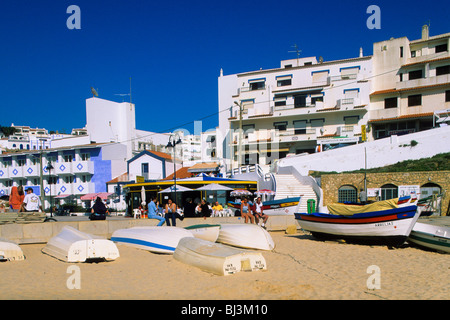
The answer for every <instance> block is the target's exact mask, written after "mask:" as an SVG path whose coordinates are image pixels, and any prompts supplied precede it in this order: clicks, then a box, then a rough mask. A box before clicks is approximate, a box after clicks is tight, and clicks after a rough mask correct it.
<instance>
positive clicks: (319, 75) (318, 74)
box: [311, 70, 330, 83]
mask: <svg viewBox="0 0 450 320" xmlns="http://www.w3.org/2000/svg"><path fill="white" fill-rule="evenodd" d="M329 73H330V70H323V71H313V72H311V76H312V82H314V83H316V82H326V81H327V79H328V74H329Z"/></svg>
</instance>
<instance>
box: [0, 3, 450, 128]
mask: <svg viewBox="0 0 450 320" xmlns="http://www.w3.org/2000/svg"><path fill="white" fill-rule="evenodd" d="M372 4H375V5H378V6H379V8H380V10H381V29H379V30H377V29H372V30H370V29H368V28H367V27H366V21H367V19H368V18H369V16H370V14H367V13H366V10H367V7H368V6H369V5H372ZM70 5H77V6H79V7H80V9H81V30H69V29H68V28H67V27H66V21H67V19H68V18H69V16H70V14H67V13H66V10H67V8H68V7H69V6H70ZM449 16H450V9H449V5H448V1H437V0H430V1H427V2H423V1H401V2H400V1H395V2H394V1H299V0H297V1H290V0H277V1H271V0H270V1H269V0H260V1H248V0H241V1H235V0H228V1H216V0H214V1H203V0H190V1H181V0H169V1H160V0H158V1H153V0H146V1H144V0H128V1H115V0H109V1H105V0H90V1H86V0H71V1H66V0H27V1H25V0H14V1H6V0H3V1H2V3H1V6H0V43H1V47H0V48H1V49H0V108H1V116H0V125H2V126H9V125H10V124H11V123H14V124H16V125H29V126H31V127H45V128H47V129H49V130H59V131H62V130H64V131H65V132H67V133H70V131H71V130H72V128H81V127H83V126H84V125H85V124H86V113H85V99H87V98H89V97H91V96H92V94H91V90H90V87H91V86H92V87H94V88H96V89H97V90H98V93H99V97H100V98H103V99H108V100H113V101H117V102H121V101H123V99H124V98H125V99H126V100H125V101H128V99H129V98H128V97H121V96H119V95H118V94H126V93H129V87H130V77H131V79H132V97H133V103H135V104H136V127H137V128H138V129H142V130H148V131H155V132H167V131H170V130H174V129H176V128H185V129H187V130H189V131H191V132H193V122H194V121H196V120H200V119H203V126H202V129H203V131H206V130H207V129H210V128H214V127H215V126H217V125H218V116H217V112H218V92H217V78H218V76H219V71H220V68H223V70H224V74H225V75H227V74H233V73H239V72H246V71H252V70H258V69H260V68H263V69H266V68H276V67H278V66H279V64H280V60H283V59H293V58H295V57H296V55H295V54H294V53H290V52H289V51H291V50H293V48H292V45H294V44H297V45H298V47H299V49H300V50H302V52H301V56H302V57H308V56H317V57H319V56H323V57H324V60H325V61H329V60H336V59H345V58H351V57H356V56H358V54H359V48H360V47H362V48H363V50H364V54H365V55H371V54H372V44H373V42H377V41H382V40H387V39H389V38H391V37H402V36H406V37H408V38H409V39H410V40H414V39H418V38H420V36H421V27H422V25H424V24H426V23H428V22H430V35H431V36H433V35H436V34H442V33H447V32H450V19H449ZM210 115H211V117H208V118H205V117H207V116H210Z"/></svg>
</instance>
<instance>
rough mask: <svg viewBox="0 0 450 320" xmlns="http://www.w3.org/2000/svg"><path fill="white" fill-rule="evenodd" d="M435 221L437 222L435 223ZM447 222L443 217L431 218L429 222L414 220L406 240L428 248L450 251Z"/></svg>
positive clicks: (449, 224) (449, 230)
mask: <svg viewBox="0 0 450 320" xmlns="http://www.w3.org/2000/svg"><path fill="white" fill-rule="evenodd" d="M445 218H448V217H445ZM437 221H438V223H436V222H437ZM444 221H445V222H444ZM442 222H444V223H442ZM449 222H450V221H449V220H445V219H433V221H431V222H429V223H424V222H416V224H415V225H414V227H413V228H412V230H411V233H410V235H409V237H408V242H412V243H414V244H417V245H419V246H421V247H425V248H428V249H433V250H436V251H440V252H445V253H450V223H449Z"/></svg>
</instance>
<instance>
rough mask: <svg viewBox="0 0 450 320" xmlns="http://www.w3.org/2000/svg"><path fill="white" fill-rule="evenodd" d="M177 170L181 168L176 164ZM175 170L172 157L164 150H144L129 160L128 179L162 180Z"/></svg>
mask: <svg viewBox="0 0 450 320" xmlns="http://www.w3.org/2000/svg"><path fill="white" fill-rule="evenodd" d="M175 168H176V170H178V169H180V168H181V164H180V163H176V164H175ZM173 170H174V165H173V161H172V157H171V156H170V155H168V154H166V153H163V152H155V151H148V150H146V151H142V152H140V153H139V154H137V155H136V156H134V157H133V158H131V159H130V160H128V161H127V172H128V179H129V180H130V181H136V179H137V177H138V176H140V177H144V179H145V180H161V179H164V178H166V177H167V176H169V175H171V174H172V173H173Z"/></svg>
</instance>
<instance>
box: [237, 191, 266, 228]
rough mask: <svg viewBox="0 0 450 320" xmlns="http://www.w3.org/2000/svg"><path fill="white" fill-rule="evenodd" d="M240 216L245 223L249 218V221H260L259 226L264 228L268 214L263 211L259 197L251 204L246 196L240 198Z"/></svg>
mask: <svg viewBox="0 0 450 320" xmlns="http://www.w3.org/2000/svg"><path fill="white" fill-rule="evenodd" d="M241 217H243V218H244V219H245V223H248V222H249V220H250V222H251V223H256V224H258V225H259V224H260V223H261V227H263V228H265V227H266V223H267V219H269V216H268V215H266V214H264V212H263V204H262V201H261V197H258V198H256V201H255V203H254V204H251V203H250V202H249V201H248V199H247V198H243V199H242V200H241Z"/></svg>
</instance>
